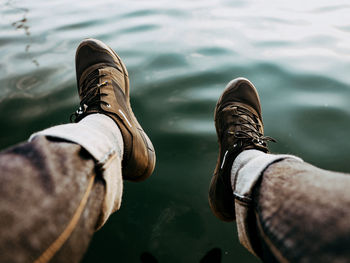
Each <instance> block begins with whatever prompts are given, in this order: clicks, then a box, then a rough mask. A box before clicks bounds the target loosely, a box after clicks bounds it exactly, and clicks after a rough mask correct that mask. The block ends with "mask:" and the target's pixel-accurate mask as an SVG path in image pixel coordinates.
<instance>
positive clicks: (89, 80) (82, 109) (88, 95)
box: [70, 70, 110, 122]
mask: <svg viewBox="0 0 350 263" xmlns="http://www.w3.org/2000/svg"><path fill="white" fill-rule="evenodd" d="M104 76H106V74H99V73H98V70H95V71H93V72H92V73H90V75H88V76H87V77H86V79H85V80H84V81H83V83H82V84H81V86H80V87H79V90H81V91H82V92H81V98H82V99H81V101H80V104H79V108H78V109H77V110H76V111H75V112H73V113H72V114H71V115H70V121H71V122H75V121H76V120H77V119H80V118H81V117H83V115H85V114H86V112H87V110H88V109H89V108H92V106H98V105H100V103H103V104H105V105H107V107H110V105H109V104H108V103H107V102H105V101H103V100H101V97H103V96H107V94H106V93H103V92H101V90H100V88H101V87H103V86H106V85H107V84H108V81H104V82H103V83H100V84H99V83H98V82H99V81H98V80H99V79H100V78H101V77H104Z"/></svg>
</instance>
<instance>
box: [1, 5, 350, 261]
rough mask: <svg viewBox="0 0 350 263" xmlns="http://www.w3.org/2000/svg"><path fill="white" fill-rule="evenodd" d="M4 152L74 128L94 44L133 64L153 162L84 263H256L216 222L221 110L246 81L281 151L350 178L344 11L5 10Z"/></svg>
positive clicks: (137, 104)
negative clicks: (83, 57) (212, 194)
mask: <svg viewBox="0 0 350 263" xmlns="http://www.w3.org/2000/svg"><path fill="white" fill-rule="evenodd" d="M0 8H1V9H0V10H1V11H0V15H1V19H0V32H1V35H0V56H1V61H0V80H1V89H0V126H1V127H2V129H1V136H0V147H1V148H5V147H7V146H9V145H12V144H14V143H17V142H20V141H22V140H25V139H26V138H28V136H29V135H30V134H31V133H32V132H34V131H36V130H39V129H43V128H45V127H47V126H51V125H55V124H59V123H64V122H67V120H68V118H69V114H70V113H71V112H72V111H73V110H74V109H75V107H76V105H77V103H78V97H77V94H76V87H75V75H74V72H75V71H74V53H75V48H76V46H77V45H78V43H79V41H80V40H81V39H83V38H85V37H95V38H99V39H101V40H103V41H105V42H106V43H108V44H109V45H110V46H112V47H113V48H114V49H116V51H117V52H118V53H119V54H120V55H121V57H122V58H123V59H124V61H125V62H126V64H127V66H128V69H129V73H130V76H131V86H132V92H131V94H132V104H133V108H134V111H135V113H136V114H137V116H138V118H139V120H140V122H141V123H142V125H143V127H144V128H145V130H146V131H147V132H148V134H149V135H150V137H151V139H152V141H153V142H154V145H155V147H156V150H157V157H158V160H157V161H158V162H157V168H156V171H155V174H154V176H153V177H152V178H150V179H149V180H148V181H146V182H144V183H140V184H132V183H126V184H125V194H124V200H123V206H122V208H121V210H120V211H119V212H118V213H116V214H115V215H113V216H112V217H111V219H110V220H109V222H108V224H107V225H106V226H105V227H104V228H103V229H102V230H101V231H99V232H98V233H97V234H96V235H95V237H94V239H93V241H92V244H91V247H90V249H89V251H88V253H87V255H86V256H85V258H84V262H97V261H98V262H116V261H118V262H140V255H141V254H142V253H143V252H144V251H148V253H150V254H151V255H153V256H154V257H155V258H156V260H158V261H159V262H199V261H200V260H201V259H202V258H203V256H204V255H205V253H206V252H208V251H209V250H211V249H212V248H213V247H217V248H219V249H221V251H222V262H256V261H257V260H256V259H255V258H254V257H253V256H251V255H249V254H248V252H246V251H245V250H244V249H243V248H242V247H241V246H240V245H239V243H238V241H237V237H236V229H235V226H234V225H233V224H227V223H221V222H219V221H218V220H216V219H215V218H214V216H213V215H212V214H211V212H210V210H209V207H208V203H207V189H208V184H209V180H210V176H211V173H212V171H213V168H214V166H215V162H216V151H217V145H216V137H215V131H214V126H213V110H214V107H215V103H216V100H217V98H218V96H219V95H220V93H221V91H222V90H223V88H224V86H225V84H226V83H227V82H228V81H229V80H231V79H232V78H235V77H238V76H245V77H247V78H249V79H250V80H252V81H253V82H254V83H255V84H256V86H257V88H258V90H259V92H260V95H261V98H262V104H263V105H262V106H263V114H264V122H265V126H266V133H267V134H268V135H271V136H273V137H276V138H277V139H278V141H279V143H278V144H276V145H272V147H271V148H272V151H274V152H283V153H293V154H297V155H299V156H301V157H302V158H304V159H305V160H307V161H309V162H311V163H313V164H316V165H318V166H321V167H322V168H327V169H333V170H340V171H346V172H350V168H349V166H348V155H349V152H350V141H349V140H347V137H348V136H347V135H348V132H349V130H350V122H349V121H348V120H349V117H350V108H349V103H348V101H349V98H350V89H349V83H350V74H349V69H350V67H349V66H350V55H349V54H350V45H349V44H350V43H349V39H350V38H349V33H350V22H349V20H348V19H347V17H348V12H349V5H348V4H347V1H345V0H344V1H335V2H334V1H333V2H332V3H331V4H330V3H329V2H325V1H321V2H320V1H307V2H306V1H301V0H298V1H293V2H289V3H285V2H284V3H282V2H281V1H280V2H278V1H273V0H269V1H263V2H258V1H253V0H249V1H225V0H217V1H209V0H208V1H181V0H180V1H172V2H170V1H160V0H154V1H125V2H118V3H117V2H115V1H112V0H102V1H92V0H87V1H68V0H63V1H62V0H60V1H58V0H53V1H42V0H37V1H14V0H8V1H1V2H0Z"/></svg>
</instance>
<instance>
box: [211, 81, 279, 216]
mask: <svg viewBox="0 0 350 263" xmlns="http://www.w3.org/2000/svg"><path fill="white" fill-rule="evenodd" d="M214 119H215V128H216V133H217V136H218V142H219V156H218V161H217V164H216V168H215V171H214V176H213V177H212V180H211V183H210V188H209V204H210V207H211V210H212V211H213V213H214V214H215V216H216V217H218V218H219V219H221V220H223V221H232V220H234V219H235V208H234V197H233V191H232V186H231V168H232V164H233V161H234V160H235V159H236V157H237V156H238V154H240V153H241V152H242V151H244V150H248V149H256V150H260V151H263V152H268V148H267V141H275V140H274V139H272V138H271V137H266V136H264V125H263V122H262V117H261V106H260V99H259V95H258V92H257V90H256V88H255V87H254V85H253V84H252V83H251V82H250V81H249V80H247V79H244V78H237V79H234V80H232V81H231V82H230V83H229V84H228V85H227V87H226V89H225V90H224V92H223V93H222V95H221V97H220V98H219V100H218V102H217V104H216V108H215V115H214Z"/></svg>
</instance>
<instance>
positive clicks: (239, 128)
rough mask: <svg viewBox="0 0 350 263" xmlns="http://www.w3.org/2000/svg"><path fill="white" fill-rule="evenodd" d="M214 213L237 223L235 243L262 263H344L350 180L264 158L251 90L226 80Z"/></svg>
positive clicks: (349, 231) (292, 160)
mask: <svg viewBox="0 0 350 263" xmlns="http://www.w3.org/2000/svg"><path fill="white" fill-rule="evenodd" d="M215 125H216V129H217V134H218V138H219V146H220V147H219V148H220V151H219V158H218V163H217V167H216V169H215V173H214V176H213V178H212V182H211V185H210V191H209V201H210V206H211V208H212V211H213V212H214V214H215V215H216V216H217V217H218V218H220V219H222V220H225V221H232V220H234V219H236V222H237V229H238V235H239V239H240V242H241V243H242V244H243V245H244V246H245V247H246V248H247V249H248V250H249V251H250V252H251V253H253V254H255V255H257V256H258V257H260V258H261V259H263V260H264V261H265V262H276V261H277V262H289V261H290V262H348V261H349V259H350V253H349V251H348V249H347V247H348V244H349V242H350V223H349V222H350V220H349V218H350V212H349V211H348V209H347V206H348V204H350V192H349V191H348V190H347V189H349V187H350V177H349V176H348V175H345V174H341V173H335V172H330V171H325V170H321V169H319V168H316V167H314V166H311V165H309V164H307V163H305V162H303V161H302V160H301V159H300V158H297V157H295V156H291V155H272V154H268V153H267V152H268V148H267V144H266V141H268V140H271V138H270V137H266V136H264V131H263V124H262V117H261V108H260V100H259V97H258V94H257V91H256V89H255V87H254V86H253V84H252V83H250V82H249V81H248V80H246V79H236V80H234V81H232V82H231V83H230V84H229V85H228V87H227V88H226V89H225V91H224V92H223V95H222V96H221V97H220V99H219V101H218V104H217V107H216V114H215Z"/></svg>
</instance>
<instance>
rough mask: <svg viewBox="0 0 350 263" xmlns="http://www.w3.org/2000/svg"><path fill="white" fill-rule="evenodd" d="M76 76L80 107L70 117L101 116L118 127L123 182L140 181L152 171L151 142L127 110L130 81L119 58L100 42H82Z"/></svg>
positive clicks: (78, 118) (88, 40)
mask: <svg viewBox="0 0 350 263" xmlns="http://www.w3.org/2000/svg"><path fill="white" fill-rule="evenodd" d="M75 62H76V75H77V82H78V92H79V97H80V100H81V101H80V107H79V109H78V110H77V111H76V113H75V114H74V115H73V117H74V121H75V122H78V121H80V120H81V119H82V118H84V117H85V116H87V115H88V114H92V113H102V114H105V115H107V116H109V117H111V118H112V119H113V120H114V121H115V123H116V124H117V125H118V127H119V129H120V131H121V133H122V135H123V140H124V156H123V162H122V174H123V178H124V179H126V180H131V181H141V180H144V179H146V178H147V177H149V176H150V175H151V174H152V172H153V170H154V167H155V161H156V156H155V151H154V148H153V145H152V142H151V141H150V139H149V138H148V137H147V135H146V133H145V132H144V131H143V129H142V128H141V126H140V124H139V123H138V121H137V119H136V117H135V115H134V113H133V112H132V109H131V106H130V97H129V77H128V72H127V70H126V67H125V65H124V63H123V62H122V61H121V59H120V58H119V56H118V55H117V54H116V53H115V52H114V51H113V50H112V49H111V48H110V47H108V46H107V45H105V44H104V43H103V42H101V41H99V40H96V39H85V40H84V41H82V42H81V43H80V45H79V47H78V49H77V52H76V57H75Z"/></svg>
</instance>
